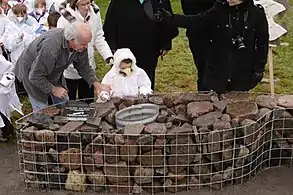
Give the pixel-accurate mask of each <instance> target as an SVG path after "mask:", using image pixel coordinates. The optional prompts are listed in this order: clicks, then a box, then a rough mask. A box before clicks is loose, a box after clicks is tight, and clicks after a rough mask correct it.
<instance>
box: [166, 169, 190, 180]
mask: <svg viewBox="0 0 293 195" xmlns="http://www.w3.org/2000/svg"><path fill="white" fill-rule="evenodd" d="M186 176H187V173H186V170H183V171H181V172H178V171H177V172H175V173H171V172H169V173H168V175H167V178H169V179H171V180H172V181H175V182H178V181H181V180H183V179H186Z"/></svg>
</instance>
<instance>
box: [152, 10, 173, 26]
mask: <svg viewBox="0 0 293 195" xmlns="http://www.w3.org/2000/svg"><path fill="white" fill-rule="evenodd" d="M173 16H174V15H173V13H170V12H169V11H167V10H165V9H164V8H160V9H158V11H157V13H155V17H156V20H157V21H158V22H161V23H164V24H171V23H172V20H173Z"/></svg>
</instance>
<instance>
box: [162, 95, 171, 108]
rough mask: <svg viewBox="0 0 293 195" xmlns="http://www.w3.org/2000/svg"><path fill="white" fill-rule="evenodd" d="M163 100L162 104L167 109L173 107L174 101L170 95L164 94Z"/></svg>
mask: <svg viewBox="0 0 293 195" xmlns="http://www.w3.org/2000/svg"><path fill="white" fill-rule="evenodd" d="M163 100H164V104H165V105H166V106H167V107H168V108H172V107H173V105H174V99H173V96H172V95H169V94H166V95H164V97H163Z"/></svg>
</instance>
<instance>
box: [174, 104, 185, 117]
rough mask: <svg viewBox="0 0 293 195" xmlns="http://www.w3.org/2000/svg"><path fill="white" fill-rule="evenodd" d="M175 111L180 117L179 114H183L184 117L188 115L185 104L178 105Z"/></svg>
mask: <svg viewBox="0 0 293 195" xmlns="http://www.w3.org/2000/svg"><path fill="white" fill-rule="evenodd" d="M174 109H175V113H176V114H177V115H178V114H182V115H186V111H187V106H186V105H184V104H179V105H176V106H175V107H174Z"/></svg>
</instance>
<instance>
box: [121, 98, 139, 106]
mask: <svg viewBox="0 0 293 195" xmlns="http://www.w3.org/2000/svg"><path fill="white" fill-rule="evenodd" d="M137 102H138V98H137V97H133V96H126V97H124V98H123V99H122V103H123V104H124V105H125V106H127V107H129V106H132V105H135V104H137Z"/></svg>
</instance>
